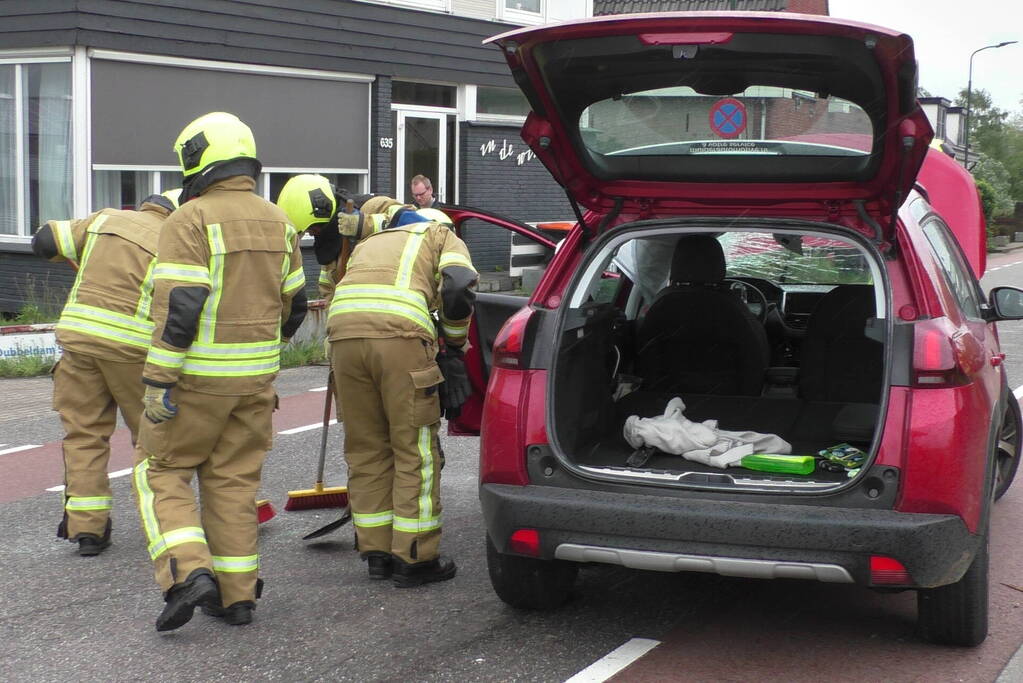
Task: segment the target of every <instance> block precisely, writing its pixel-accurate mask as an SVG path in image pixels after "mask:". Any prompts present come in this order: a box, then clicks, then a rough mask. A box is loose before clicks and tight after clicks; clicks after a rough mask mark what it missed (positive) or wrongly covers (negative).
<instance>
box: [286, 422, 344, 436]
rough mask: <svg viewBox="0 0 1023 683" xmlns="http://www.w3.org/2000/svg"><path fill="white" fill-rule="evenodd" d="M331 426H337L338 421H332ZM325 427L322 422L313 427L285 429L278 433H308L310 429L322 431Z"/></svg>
mask: <svg viewBox="0 0 1023 683" xmlns="http://www.w3.org/2000/svg"><path fill="white" fill-rule="evenodd" d="M330 424H332V425H336V424H337V420H331V421H330ZM321 427H323V423H322V422H317V423H316V424H312V425H305V426H304V427H293V428H292V429H285V430H284V431H281V432H277V433H278V434H298V433H299V432H308V431H309V430H310V429H320V428H321Z"/></svg>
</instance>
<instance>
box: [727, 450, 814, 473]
mask: <svg viewBox="0 0 1023 683" xmlns="http://www.w3.org/2000/svg"><path fill="white" fill-rule="evenodd" d="M739 464H740V465H742V466H743V467H745V468H746V469H750V470H757V471H758V472H776V473H779V474H810V473H811V472H813V469H814V467H815V466H816V463H815V462H814V459H813V456H812V455H776V454H773V453H754V454H753V455H747V456H746V457H744V458H743V459H742V460H741V461H740V463H739Z"/></svg>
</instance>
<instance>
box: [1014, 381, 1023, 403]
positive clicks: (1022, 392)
mask: <svg viewBox="0 0 1023 683" xmlns="http://www.w3.org/2000/svg"><path fill="white" fill-rule="evenodd" d="M1012 395H1013V396H1015V397H1016V400H1017V401H1023V385H1021V386H1018V387H1016V391H1014V392H1012Z"/></svg>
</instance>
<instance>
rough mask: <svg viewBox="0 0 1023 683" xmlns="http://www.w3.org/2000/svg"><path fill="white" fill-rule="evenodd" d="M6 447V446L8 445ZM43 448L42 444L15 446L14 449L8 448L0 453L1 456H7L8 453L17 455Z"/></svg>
mask: <svg viewBox="0 0 1023 683" xmlns="http://www.w3.org/2000/svg"><path fill="white" fill-rule="evenodd" d="M4 445H5V446H6V445H7V444H4ZM41 446H42V444H37V443H30V444H29V445H27V446H15V447H14V448H7V449H5V450H2V451H0V455H7V454H8V453H17V452H18V451H27V450H30V449H32V448H40V447H41Z"/></svg>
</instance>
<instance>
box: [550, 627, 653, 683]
mask: <svg viewBox="0 0 1023 683" xmlns="http://www.w3.org/2000/svg"><path fill="white" fill-rule="evenodd" d="M660 644H661V641H659V640H651V639H649V638H633V639H632V640H630V641H628V642H627V643H625V644H624V645H621V646H619V647H618V648H616V649H615V650H612V651H611V652H609V653H608V654H606V655H604V656H603V657H601V658H600V659H598V660H597V661H595V662H594V663H593V664H590V665H589V666H588V667H586V668H585V669H583V670H582V671H580V672H579V673H577V674H576V675H575V676H572V677H571V678H569V679H568V680H567V681H565V683H601V682H602V681H606V680H607V679H609V678H611V677H612V676H614V675H615V674H617V673H618V672H620V671H621V670H622V669H624V668H625V667H627V666H629V665H630V664H632V663H633V662H634V661H636V660H637V659H639V658H640V657H642V656H643V655H645V654H646V653H647V652H650V650H653V649H654V648H655V647H657V646H658V645H660Z"/></svg>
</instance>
